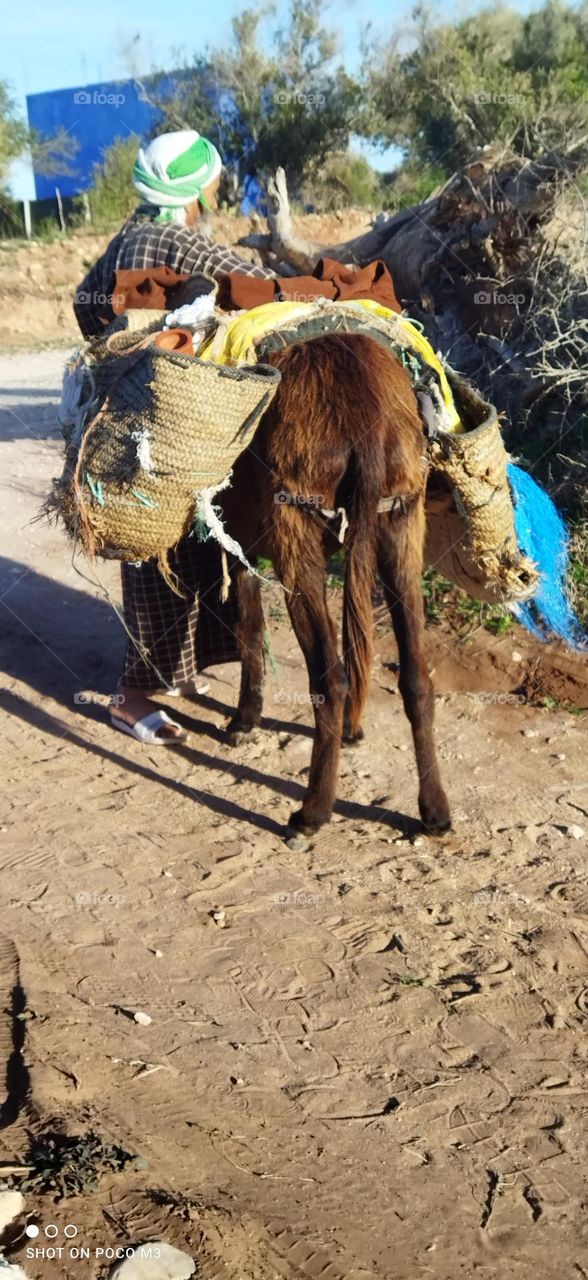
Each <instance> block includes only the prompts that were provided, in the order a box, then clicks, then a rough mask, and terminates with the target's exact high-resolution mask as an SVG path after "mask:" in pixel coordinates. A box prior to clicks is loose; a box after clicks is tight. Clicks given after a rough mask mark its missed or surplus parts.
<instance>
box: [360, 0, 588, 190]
mask: <svg viewBox="0 0 588 1280" xmlns="http://www.w3.org/2000/svg"><path fill="white" fill-rule="evenodd" d="M413 36H414V39H413V45H414V47H413V48H412V49H411V50H410V52H408V53H407V52H403V51H402V50H401V49H400V48H399V42H398V41H397V40H392V41H391V42H390V44H389V45H388V46H387V47H386V48H384V49H383V50H382V49H373V48H372V49H371V50H369V51H368V52H367V54H366V58H365V65H364V76H365V79H366V84H367V92H366V94H365V95H364V101H365V102H366V103H368V104H369V105H368V106H367V107H366V108H365V109H364V112H363V120H362V123H363V127H364V128H365V129H369V131H370V132H371V133H372V134H375V135H377V136H379V137H380V138H381V140H382V141H385V142H389V143H395V144H396V145H398V146H400V147H402V148H403V150H404V152H405V154H406V156H407V158H409V159H411V160H413V161H414V160H417V161H420V162H421V163H424V164H427V165H435V166H437V167H441V168H442V169H443V171H444V172H445V173H446V174H450V173H452V172H454V170H455V169H456V168H458V167H459V166H460V165H461V164H464V163H466V162H467V161H468V160H471V158H472V155H473V154H474V153H475V150H476V149H477V148H480V147H484V146H488V145H491V144H492V145H493V144H496V143H501V142H502V143H508V144H509V146H511V147H512V148H513V149H515V150H518V151H520V152H524V151H525V150H529V148H530V147H531V146H533V145H540V146H542V147H549V146H555V147H557V146H558V145H559V146H561V143H562V138H563V137H564V136H565V135H566V134H568V135H570V134H571V135H576V134H577V136H578V138H580V135H581V133H582V131H583V129H584V128H585V125H586V122H587V112H586V84H587V82H588V6H587V3H586V0H584V3H583V4H582V5H581V6H580V7H579V8H573V7H572V6H570V5H566V4H564V3H562V0H548V2H547V4H545V5H544V7H543V8H542V9H541V10H539V11H538V12H536V13H533V14H531V15H529V17H528V18H526V19H523V18H521V17H520V16H519V15H518V14H517V13H515V12H514V11H513V10H510V9H508V8H504V7H500V6H499V7H496V8H492V9H486V10H482V11H481V12H480V13H477V14H475V15H474V16H473V17H470V18H466V19H462V20H461V21H459V22H457V23H456V24H449V23H441V24H440V23H438V22H436V21H433V20H432V19H431V18H430V16H429V14H428V13H427V11H425V10H424V9H423V8H421V9H419V10H417V12H416V15H415V27H414V33H413Z"/></svg>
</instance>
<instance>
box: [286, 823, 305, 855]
mask: <svg viewBox="0 0 588 1280" xmlns="http://www.w3.org/2000/svg"><path fill="white" fill-rule="evenodd" d="M288 833H290V834H288ZM286 845H287V847H288V849H291V850H292V852H293V853H308V850H309V849H310V840H307V839H306V836H303V835H300V832H299V831H290V828H289V827H288V829H287V831H286Z"/></svg>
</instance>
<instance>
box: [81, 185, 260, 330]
mask: <svg viewBox="0 0 588 1280" xmlns="http://www.w3.org/2000/svg"><path fill="white" fill-rule="evenodd" d="M155 213H156V211H155V210H154V209H150V208H149V206H144V205H141V206H140V207H139V208H138V209H137V210H136V212H135V213H134V214H133V215H132V217H131V218H129V220H128V222H125V224H124V227H122V228H121V230H120V231H119V232H118V235H116V236H114V237H113V239H112V240H111V241H110V244H109V245H108V246H107V248H106V250H105V252H104V253H103V254H102V257H101V258H99V259H98V261H97V262H96V263H95V264H94V266H93V267H92V268H91V269H90V271H89V272H88V274H87V275H86V276H85V277H84V279H83V280H82V283H81V284H80V285H79V286H78V288H77V290H76V294H75V298H74V312H75V316H76V320H77V322H78V324H79V326H80V329H81V331H82V333H83V335H84V337H85V338H94V337H96V336H97V335H98V334H100V333H104V326H105V324H110V322H111V320H114V318H115V317H114V311H113V309H112V302H111V299H112V295H113V293H114V289H115V284H116V272H117V271H131V270H141V271H147V270H148V269H149V268H150V267H169V268H170V270H171V271H175V272H177V274H178V275H187V276H198V275H204V276H208V277H209V278H210V277H211V276H212V278H213V279H214V280H217V279H218V277H219V276H221V275H224V274H225V273H226V272H228V271H241V272H244V274H245V275H248V276H258V277H259V278H261V279H268V278H270V277H271V272H269V271H265V270H264V268H263V267H256V266H255V265H254V264H253V263H252V262H245V261H244V260H243V259H242V258H240V257H239V256H238V254H236V253H233V251H232V250H231V249H226V248H225V247H224V246H223V245H219V244H213V243H212V242H211V241H210V240H209V239H208V237H207V236H206V235H205V234H204V233H203V232H201V231H192V230H190V228H189V227H180V226H175V225H174V223H166V224H164V225H163V226H158V225H157V224H156V223H155V222H154V221H153V218H154V217H155Z"/></svg>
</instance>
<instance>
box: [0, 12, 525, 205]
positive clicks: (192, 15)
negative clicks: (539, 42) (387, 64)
mask: <svg viewBox="0 0 588 1280" xmlns="http://www.w3.org/2000/svg"><path fill="white" fill-rule="evenodd" d="M539 2H540V0H536V3H537V4H538V3H539ZM244 3H245V0H243V2H242V3H239V0H214V3H208V0H179V3H176V4H166V3H165V0H98V3H94V2H90V0H23V2H21V3H19V0H0V79H1V80H7V81H8V82H9V84H10V85H11V86H12V89H13V91H14V95H15V97H16V99H17V101H18V103H19V105H20V106H21V107H22V111H23V114H24V112H25V95H26V94H27V93H40V92H42V91H43V90H46V89H62V88H68V87H77V86H78V85H84V84H91V83H93V82H96V81H101V80H112V79H117V78H121V79H124V78H125V77H127V76H128V74H129V62H128V57H127V56H126V54H125V49H126V47H127V45H128V43H129V42H130V41H132V39H133V37H135V36H136V35H137V34H139V35H140V41H139V44H138V45H136V46H135V48H136V50H137V66H136V71H137V72H138V73H140V74H145V73H146V72H148V71H149V70H151V68H152V67H153V66H154V65H157V66H165V65H166V64H168V65H169V63H170V62H171V61H172V60H173V52H174V50H177V49H178V48H183V49H185V50H186V51H187V52H189V53H191V52H197V51H202V50H203V49H204V48H205V47H206V45H209V46H213V47H218V46H219V45H222V44H223V43H225V42H226V41H227V40H228V36H229V29H230V20H231V17H232V15H233V14H234V13H235V12H238V11H239V9H242V8H243V7H244ZM286 7H287V4H286V0H278V3H277V5H276V9H277V14H278V16H279V15H280V14H283V13H284V11H285V9H286ZM412 7H413V3H412V0H329V3H328V5H327V10H326V14H325V19H326V21H327V22H328V24H329V25H330V26H332V27H333V28H334V29H336V30H338V32H339V34H340V44H341V54H342V57H343V59H344V61H345V63H346V64H347V65H348V66H350V67H351V66H353V64H354V62H356V60H357V57H358V36H359V32H360V30H361V28H362V27H364V26H365V24H366V23H371V24H372V28H373V30H374V32H375V33H379V34H381V35H382V37H385V36H387V35H390V34H391V32H392V30H393V29H394V28H396V29H397V28H398V27H399V26H400V25H401V24H402V22H403V20H408V19H409V17H410V12H411V9H412ZM480 7H482V4H481V0H471V2H468V0H456V2H455V3H453V4H452V5H451V8H450V11H448V12H447V17H448V18H449V17H451V18H452V19H454V20H455V19H457V18H459V17H461V16H465V15H466V14H467V13H471V12H472V11H473V10H475V9H478V8H480ZM513 7H516V8H517V9H523V10H526V9H528V8H531V7H535V6H534V5H533V4H532V3H531V0H514V5H513ZM12 186H13V190H14V193H15V195H17V196H19V197H20V198H23V197H25V196H32V195H33V189H32V178H31V177H30V176H29V175H28V172H27V167H26V166H24V165H18V166H16V167H15V170H14V172H13V176H12Z"/></svg>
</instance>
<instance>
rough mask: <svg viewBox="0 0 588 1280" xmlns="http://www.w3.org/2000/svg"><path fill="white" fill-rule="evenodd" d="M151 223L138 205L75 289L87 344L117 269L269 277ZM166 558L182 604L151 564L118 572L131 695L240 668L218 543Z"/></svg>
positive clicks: (226, 252)
mask: <svg viewBox="0 0 588 1280" xmlns="http://www.w3.org/2000/svg"><path fill="white" fill-rule="evenodd" d="M154 216H155V213H154V210H152V209H149V208H148V207H143V206H141V207H140V208H139V209H138V210H137V212H136V213H135V214H133V216H132V217H131V218H129V220H128V222H126V223H125V225H124V227H122V229H121V231H119V233H118V235H116V236H114V238H113V239H112V240H111V241H110V244H109V245H108V247H107V249H106V251H105V253H103V255H102V257H101V258H99V259H98V261H97V262H96V264H95V265H94V266H93V267H92V268H91V270H90V271H89V272H88V274H87V275H86V276H85V278H84V280H82V283H81V284H80V285H79V287H78V289H77V291H76V295H75V300H74V312H75V315H76V319H77V322H78V324H79V326H80V329H81V331H82V333H83V335H84V337H85V338H92V337H95V336H96V335H97V334H100V333H103V332H104V326H105V322H106V323H110V321H111V320H113V319H114V311H113V309H112V305H111V301H110V300H111V297H112V294H113V292H114V288H115V281H116V271H118V270H131V269H142V270H147V269H148V268H150V267H162V266H168V267H170V269H171V270H172V271H176V272H177V273H178V274H183V275H190V276H195V275H206V276H208V277H211V276H212V277H213V278H217V277H218V276H220V275H222V274H223V273H225V272H228V271H242V272H245V273H246V274H247V275H253V276H259V277H262V278H263V277H267V276H269V275H270V274H271V273H270V272H268V271H264V269H263V268H262V267H256V266H254V265H253V263H250V262H244V261H243V260H242V259H241V258H239V257H238V256H237V254H235V253H233V252H232V251H231V250H230V249H226V248H224V247H223V246H221V245H215V244H212V243H211V242H210V241H209V240H208V239H207V237H206V236H205V235H203V234H202V233H200V232H195V231H191V230H190V229H189V228H187V227H180V226H174V225H173V223H168V224H165V225H163V226H157V225H156V224H155V223H154V222H153V217H154ZM169 559H170V565H171V568H172V569H173V570H174V572H175V573H176V574H177V576H178V578H179V581H180V584H181V587H182V591H183V592H184V593H185V598H182V597H181V596H177V595H176V594H175V593H174V592H173V591H172V589H171V587H169V586H168V585H167V583H166V581H165V579H164V578H163V577H162V575H161V574H160V572H159V569H158V568H157V564H156V562H155V561H146V562H145V564H142V565H139V566H137V565H132V564H123V565H122V566H121V573H122V595H123V608H124V614H125V621H126V624H127V627H128V630H129V632H130V635H131V636H132V640H129V642H128V644H127V649H126V654H125V662H124V669H123V676H122V683H123V684H124V685H126V686H128V687H129V688H137V689H144V690H146V691H148V690H152V691H153V690H155V689H156V688H159V687H160V686H161V685H162V684H165V685H169V686H172V687H174V686H175V685H180V684H187V683H189V682H190V681H191V680H193V679H194V677H195V676H196V674H197V672H198V671H202V670H203V669H204V668H205V667H208V666H212V665H213V664H215V663H220V662H237V661H239V650H238V646H237V640H236V636H235V627H236V622H237V610H236V603H235V596H234V591H233V590H231V592H230V595H229V599H228V601H227V602H226V604H221V602H220V584H221V581H222V568H221V556H220V550H219V547H218V546H217V544H216V543H214V542H212V541H208V542H204V543H202V542H197V541H196V540H195V539H194V538H185V539H183V541H182V542H180V543H179V544H178V546H177V547H176V548H175V551H172V552H170V557H169Z"/></svg>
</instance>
